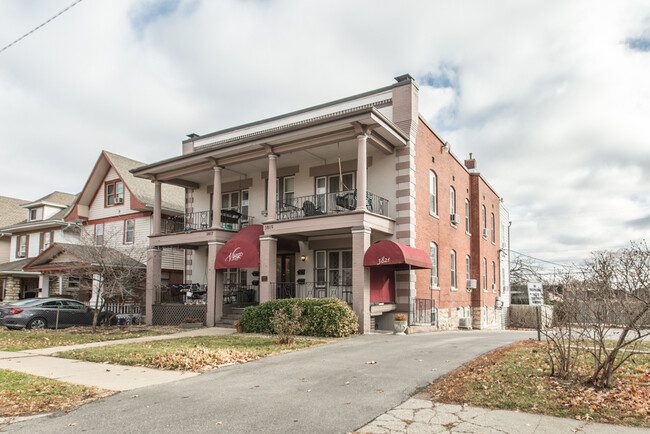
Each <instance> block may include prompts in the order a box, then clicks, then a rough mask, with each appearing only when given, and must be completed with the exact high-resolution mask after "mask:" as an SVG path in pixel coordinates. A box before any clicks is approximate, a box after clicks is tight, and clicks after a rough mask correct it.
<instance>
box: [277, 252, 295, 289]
mask: <svg viewBox="0 0 650 434" xmlns="http://www.w3.org/2000/svg"><path fill="white" fill-rule="evenodd" d="M295 276H296V255H295V254H293V253H292V254H288V255H278V256H277V260H276V279H277V282H276V288H277V298H295V296H296V283H295V282H296V280H295Z"/></svg>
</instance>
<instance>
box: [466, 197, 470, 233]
mask: <svg viewBox="0 0 650 434" xmlns="http://www.w3.org/2000/svg"><path fill="white" fill-rule="evenodd" d="M469 229H470V227H469V199H465V233H467V234H468V235H469V233H470V232H469Z"/></svg>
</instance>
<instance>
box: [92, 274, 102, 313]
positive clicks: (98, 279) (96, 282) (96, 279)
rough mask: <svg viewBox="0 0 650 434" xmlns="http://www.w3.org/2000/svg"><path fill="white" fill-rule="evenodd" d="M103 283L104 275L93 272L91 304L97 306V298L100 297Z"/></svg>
mask: <svg viewBox="0 0 650 434" xmlns="http://www.w3.org/2000/svg"><path fill="white" fill-rule="evenodd" d="M101 284H102V275H101V274H93V288H92V292H91V294H90V301H89V303H90V305H91V306H93V307H95V306H98V305H97V298H98V297H99V292H100V290H101Z"/></svg>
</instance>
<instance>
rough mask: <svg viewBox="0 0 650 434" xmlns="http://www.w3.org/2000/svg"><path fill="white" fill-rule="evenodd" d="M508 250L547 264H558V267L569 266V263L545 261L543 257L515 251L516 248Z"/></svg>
mask: <svg viewBox="0 0 650 434" xmlns="http://www.w3.org/2000/svg"><path fill="white" fill-rule="evenodd" d="M510 251H511V252H513V253H516V254H518V255H521V256H525V257H527V258H530V259H534V260H536V261H539V262H546V263H547V264H551V265H556V266H558V267H563V268H565V267H570V265H566V264H558V263H557V262H551V261H545V260H544V259H539V258H536V257H534V256H530V255H527V254H525V253H521V252H518V251H516V250H512V249H510Z"/></svg>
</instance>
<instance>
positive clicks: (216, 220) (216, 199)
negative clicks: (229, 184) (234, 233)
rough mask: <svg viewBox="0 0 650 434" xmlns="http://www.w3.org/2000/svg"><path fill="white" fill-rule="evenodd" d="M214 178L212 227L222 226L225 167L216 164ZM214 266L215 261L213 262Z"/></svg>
mask: <svg viewBox="0 0 650 434" xmlns="http://www.w3.org/2000/svg"><path fill="white" fill-rule="evenodd" d="M212 169H213V170H214V179H213V185H214V186H213V187H212V228H213V229H216V228H220V227H221V170H222V169H223V167H221V166H214V167H213V168H212ZM212 266H213V267H214V263H213V264H212Z"/></svg>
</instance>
